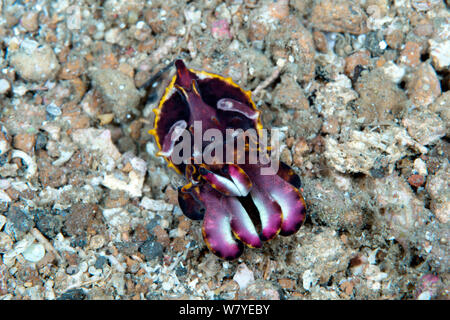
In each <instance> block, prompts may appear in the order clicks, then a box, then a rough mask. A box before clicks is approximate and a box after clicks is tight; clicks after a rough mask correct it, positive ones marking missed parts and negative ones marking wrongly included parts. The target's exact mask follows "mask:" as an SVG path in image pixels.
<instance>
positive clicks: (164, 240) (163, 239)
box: [152, 225, 170, 247]
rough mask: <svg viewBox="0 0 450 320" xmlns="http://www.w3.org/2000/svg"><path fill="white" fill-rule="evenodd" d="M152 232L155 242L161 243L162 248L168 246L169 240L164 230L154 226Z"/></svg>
mask: <svg viewBox="0 0 450 320" xmlns="http://www.w3.org/2000/svg"><path fill="white" fill-rule="evenodd" d="M152 231H153V234H154V235H155V236H156V241H158V242H159V243H161V244H162V245H163V246H164V247H167V246H168V245H169V244H170V238H169V235H168V234H167V231H166V230H164V229H163V228H162V227H161V226H160V225H157V226H155V227H154V228H153V230H152Z"/></svg>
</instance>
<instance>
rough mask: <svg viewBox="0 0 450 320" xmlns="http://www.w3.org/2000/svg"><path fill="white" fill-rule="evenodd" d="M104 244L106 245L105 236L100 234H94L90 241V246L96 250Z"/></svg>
mask: <svg viewBox="0 0 450 320" xmlns="http://www.w3.org/2000/svg"><path fill="white" fill-rule="evenodd" d="M104 245H105V238H104V237H103V236H102V235H100V234H98V235H95V236H93V237H92V238H91V241H90V243H89V246H90V247H91V248H92V249H94V250H97V249H100V248H102V247H103V246H104Z"/></svg>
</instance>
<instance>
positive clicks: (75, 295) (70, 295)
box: [57, 289, 87, 300]
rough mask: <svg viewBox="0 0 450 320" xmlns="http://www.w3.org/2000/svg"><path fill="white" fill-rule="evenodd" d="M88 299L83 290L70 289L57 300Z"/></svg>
mask: <svg viewBox="0 0 450 320" xmlns="http://www.w3.org/2000/svg"><path fill="white" fill-rule="evenodd" d="M86 298H87V295H86V293H85V292H84V290H83V289H70V290H67V291H66V292H64V293H63V294H62V295H61V296H59V297H58V299H57V300H85V299H86Z"/></svg>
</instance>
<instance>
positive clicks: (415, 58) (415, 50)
mask: <svg viewBox="0 0 450 320" xmlns="http://www.w3.org/2000/svg"><path fill="white" fill-rule="evenodd" d="M399 60H400V63H404V64H406V65H407V66H410V67H412V68H414V67H416V66H418V65H419V63H420V45H419V44H418V43H416V42H412V41H408V42H406V43H405V47H404V48H403V50H402V51H401V52H400V58H399Z"/></svg>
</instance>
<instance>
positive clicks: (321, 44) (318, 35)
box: [313, 30, 328, 53]
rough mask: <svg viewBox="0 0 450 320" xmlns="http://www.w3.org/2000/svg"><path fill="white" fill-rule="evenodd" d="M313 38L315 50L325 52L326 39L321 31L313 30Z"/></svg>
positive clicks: (326, 49) (326, 47)
mask: <svg viewBox="0 0 450 320" xmlns="http://www.w3.org/2000/svg"><path fill="white" fill-rule="evenodd" d="M313 39H314V44H315V46H316V48H317V50H319V51H320V52H322V53H326V52H327V51H328V41H327V38H326V37H325V35H324V34H323V32H320V31H317V30H316V31H314V32H313Z"/></svg>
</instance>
